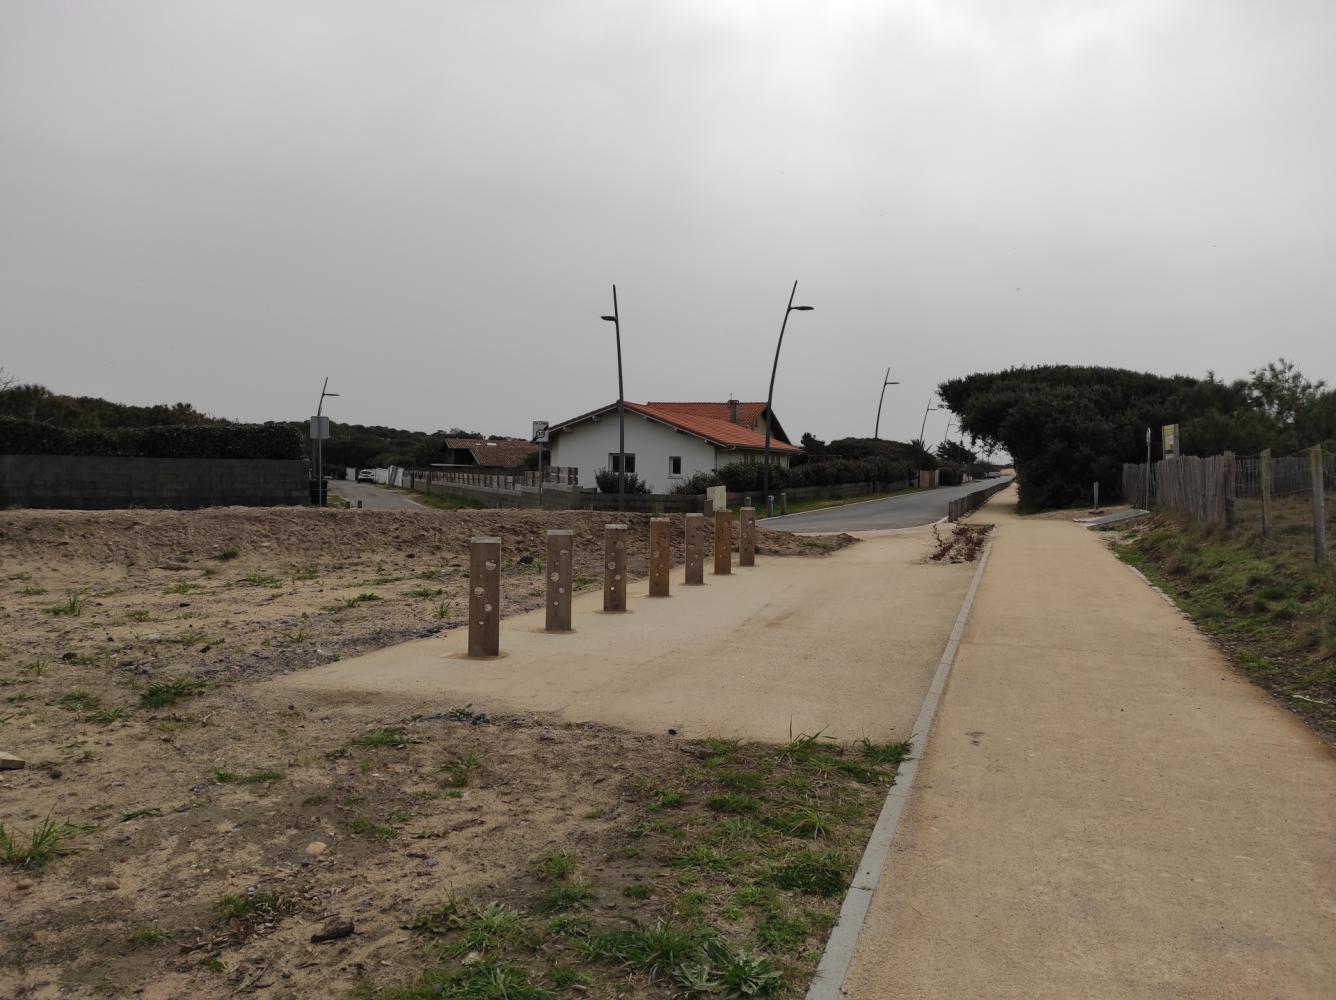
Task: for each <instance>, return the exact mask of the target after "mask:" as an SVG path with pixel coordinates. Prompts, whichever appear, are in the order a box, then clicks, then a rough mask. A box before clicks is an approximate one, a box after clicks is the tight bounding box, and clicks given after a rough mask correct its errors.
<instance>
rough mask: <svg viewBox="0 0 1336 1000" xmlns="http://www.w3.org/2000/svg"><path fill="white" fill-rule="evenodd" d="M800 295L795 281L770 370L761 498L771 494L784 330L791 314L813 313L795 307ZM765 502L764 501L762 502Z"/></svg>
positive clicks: (804, 308)
mask: <svg viewBox="0 0 1336 1000" xmlns="http://www.w3.org/2000/svg"><path fill="white" fill-rule="evenodd" d="M797 294H798V282H797V281H794V283H793V291H791V292H789V305H788V308H786V309H785V310H784V322H783V323H781V324H780V325H779V343H777V344H776V345H775V363H774V365H773V366H771V368H770V392H769V394H768V395H767V396H766V397H765V462H764V464H763V465H762V466H761V496H762V498H764V497H766V496H767V495H768V494H769V493H770V425H771V424H773V423H774V422H775V411H774V410H773V409H772V408H771V407H772V406H773V404H774V401H775V372H777V371H778V370H779V349H780V348H781V347H783V346H784V328H785V327H786V326H788V325H789V313H791V312H811V311H812V307H811V306H795V305H794V304H793V297H794V296H795V295H797ZM761 502H762V503H764V502H765V500H764V499H762V501H761Z"/></svg>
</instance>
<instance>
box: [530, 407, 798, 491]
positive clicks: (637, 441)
mask: <svg viewBox="0 0 1336 1000" xmlns="http://www.w3.org/2000/svg"><path fill="white" fill-rule="evenodd" d="M617 450H618V444H617V414H616V412H615V411H614V412H612V413H610V414H605V415H604V416H602V417H600V418H599V420H598V421H597V422H593V421H585V422H584V423H580V424H576V425H575V426H574V427H572V428H571V429H570V430H568V431H562V432H560V433H558V434H556V435H555V436H554V438H553V441H552V459H551V461H552V464H553V465H554V466H561V467H564V468H573V469H576V470H578V471H577V475H578V476H579V478H580V485H581V486H593V485H594V474H595V473H596V472H598V470H599V469H609V468H611V467H612V466H611V465H609V463H608V456H609V455H614V454H616V453H617ZM626 452H627V454H628V455H635V457H636V459H635V474H636V475H637V476H639V477H640V478H641V479H643V480H644V481H645V483H646V484H647V485H648V486H649V488H650V489H651V490H652V491H654V492H655V493H670V492H672V489H673V487H674V486H675V485H677V484H678V483H680V482H681V481H682V480H684V479H686V478H688V477H690V476H692V475H694V474H695V473H697V472H713V471H715V469H717V468H718V467H719V466H721V465H728V464H729V463H730V462H740V461H748V460H750V461H758V462H759V461H760V460H761V456H762V452H760V451H756V452H742V451H736V450H731V449H727V448H716V447H715V446H714V445H713V444H710V443H709V442H708V441H702V440H701V439H700V438H698V437H695V436H694V435H691V434H687V433H685V432H683V431H676V430H674V429H672V428H671V427H665V426H664V425H663V424H661V423H657V422H655V421H651V420H646V419H645V418H644V417H642V416H641V415H640V414H638V413H631V412H628V413H627V414H626ZM673 455H677V456H679V457H680V458H681V459H682V474H681V475H680V476H670V475H669V474H668V459H669V458H670V457H671V456H673ZM771 458H772V461H774V463H775V465H779V466H787V465H788V464H789V457H788V455H779V454H775V453H773V452H772V453H771Z"/></svg>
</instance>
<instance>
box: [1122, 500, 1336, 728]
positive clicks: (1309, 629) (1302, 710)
mask: <svg viewBox="0 0 1336 1000" xmlns="http://www.w3.org/2000/svg"><path fill="white" fill-rule="evenodd" d="M1296 539H1297V541H1296ZM1309 546H1311V541H1309V540H1308V539H1307V538H1303V537H1302V536H1301V534H1296V535H1294V536H1287V535H1284V534H1279V533H1278V535H1277V537H1275V538H1272V539H1261V538H1260V537H1256V536H1250V535H1247V534H1245V533H1242V532H1240V533H1239V534H1238V535H1236V536H1235V537H1232V538H1231V537H1227V536H1225V535H1223V534H1221V533H1218V532H1217V531H1214V530H1210V529H1195V528H1189V527H1185V526H1183V525H1181V524H1179V523H1177V522H1175V521H1172V520H1165V519H1159V518H1157V519H1155V520H1154V521H1152V522H1151V523H1150V524H1149V525H1147V526H1146V527H1144V528H1143V529H1141V530H1139V531H1136V532H1135V533H1133V534H1131V535H1130V536H1128V538H1127V540H1126V541H1125V542H1123V543H1122V544H1120V545H1118V546H1117V552H1118V554H1119V555H1120V556H1121V557H1122V559H1123V560H1124V561H1126V562H1127V563H1129V564H1131V565H1132V566H1135V567H1136V568H1137V569H1139V570H1141V571H1142V572H1143V573H1144V574H1145V575H1146V577H1147V578H1148V579H1150V580H1151V581H1152V582H1153V583H1155V584H1156V585H1157V586H1159V587H1160V588H1161V589H1162V590H1164V591H1165V593H1167V594H1168V595H1169V596H1170V597H1172V598H1173V599H1174V601H1175V602H1176V603H1177V604H1178V606H1179V607H1181V608H1182V609H1183V610H1184V611H1185V612H1187V613H1188V614H1189V615H1191V617H1192V619H1193V620H1194V621H1195V622H1196V623H1197V624H1198V625H1199V626H1200V627H1201V628H1202V629H1204V630H1205V631H1206V632H1207V633H1208V634H1210V635H1211V636H1212V637H1213V638H1215V639H1216V640H1218V641H1219V642H1220V644H1221V645H1222V646H1224V648H1225V649H1226V651H1228V653H1229V654H1230V657H1231V658H1232V659H1233V661H1234V662H1235V663H1236V664H1237V665H1238V666H1239V668H1240V669H1242V670H1243V671H1244V673H1246V674H1247V675H1248V676H1249V677H1250V678H1251V679H1252V680H1253V681H1254V682H1256V683H1257V684H1259V685H1261V686H1262V687H1264V688H1266V689H1267V690H1268V691H1270V692H1271V693H1272V694H1274V695H1276V696H1277V697H1279V698H1280V699H1281V700H1282V701H1283V702H1284V703H1285V704H1286V705H1287V706H1288V707H1290V708H1291V709H1293V710H1294V711H1295V712H1297V713H1298V714H1299V715H1302V716H1303V717H1305V718H1306V719H1308V720H1309V721H1310V722H1312V723H1313V725H1314V726H1315V727H1316V728H1317V729H1318V731H1319V732H1321V733H1323V734H1324V735H1326V737H1327V738H1328V739H1332V738H1336V568H1333V566H1332V564H1331V563H1328V564H1327V565H1326V566H1319V565H1317V564H1316V563H1315V562H1314V561H1313V556H1312V550H1311V547H1309Z"/></svg>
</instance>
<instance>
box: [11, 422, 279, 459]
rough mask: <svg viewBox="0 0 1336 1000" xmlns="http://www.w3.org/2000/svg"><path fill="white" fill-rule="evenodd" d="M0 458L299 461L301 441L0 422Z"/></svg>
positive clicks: (209, 429)
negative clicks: (14, 456)
mask: <svg viewBox="0 0 1336 1000" xmlns="http://www.w3.org/2000/svg"><path fill="white" fill-rule="evenodd" d="M0 455H87V456H99V457H112V458H251V459H302V458H305V457H306V441H305V440H304V439H303V437H302V435H301V434H300V432H298V431H297V430H296V429H295V428H293V427H292V426H291V425H289V424H280V423H267V424H172V425H169V426H164V427H120V428H115V429H106V428H103V429H98V430H68V429H66V428H63V427H55V426H53V425H52V424H47V423H42V422H41V421H38V420H19V419H16V418H14V417H0Z"/></svg>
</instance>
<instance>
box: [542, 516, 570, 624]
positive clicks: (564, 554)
mask: <svg viewBox="0 0 1336 1000" xmlns="http://www.w3.org/2000/svg"><path fill="white" fill-rule="evenodd" d="M574 547H575V538H574V535H572V533H571V532H570V531H564V530H563V531H549V532H548V533H547V631H549V632H569V631H570V630H571V559H572V557H573V555H574V552H573V549H574Z"/></svg>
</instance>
